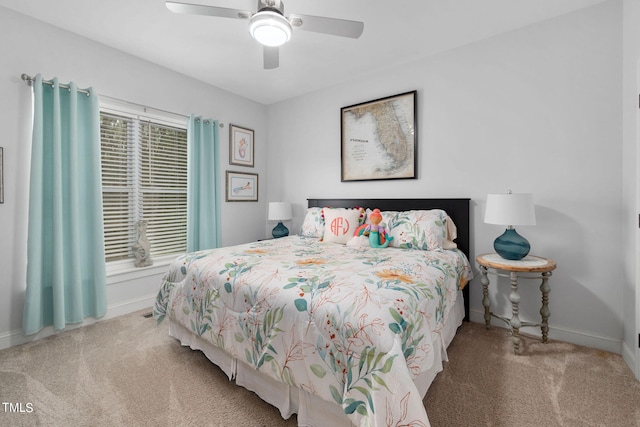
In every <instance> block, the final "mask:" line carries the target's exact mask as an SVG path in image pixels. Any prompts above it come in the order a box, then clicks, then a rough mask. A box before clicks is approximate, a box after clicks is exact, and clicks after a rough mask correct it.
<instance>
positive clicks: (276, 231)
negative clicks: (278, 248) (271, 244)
mask: <svg viewBox="0 0 640 427" xmlns="http://www.w3.org/2000/svg"><path fill="white" fill-rule="evenodd" d="M271 234H272V235H273V238H274V239H279V238H280V237H284V236H288V235H289V229H288V228H287V227H285V226H284V224H283V223H282V222H279V223H278V225H276V226H275V227H274V228H273V231H272V232H271Z"/></svg>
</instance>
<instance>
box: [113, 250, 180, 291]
mask: <svg viewBox="0 0 640 427" xmlns="http://www.w3.org/2000/svg"><path fill="white" fill-rule="evenodd" d="M179 255H180V254H173V255H165V256H162V257H158V258H154V259H153V265H150V266H148V267H136V266H135V265H134V264H133V261H132V260H127V261H124V262H111V263H108V264H107V286H108V285H113V284H116V283H122V282H129V281H131V280H136V279H141V278H144V277H150V276H155V275H159V274H163V273H165V271H167V266H169V264H171V263H172V262H173V260H175V259H176V257H178V256H179Z"/></svg>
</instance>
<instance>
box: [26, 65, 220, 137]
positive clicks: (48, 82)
mask: <svg viewBox="0 0 640 427" xmlns="http://www.w3.org/2000/svg"><path fill="white" fill-rule="evenodd" d="M20 78H21V79H22V80H24V81H25V82H26V83H27V84H28V85H29V86H32V85H33V82H34V81H35V79H34V78H33V77H31V76H30V75H28V74H26V73H23V74H22V75H20ZM42 83H44V84H48V85H51V86H53V80H42ZM59 86H60V87H62V88H64V89H69V85H66V84H62V83H59ZM78 92H82V93H86V94H87V96H89V91H88V90H86V89H78ZM98 96H99V97H100V98H105V99H108V100H112V101H116V102H121V103H124V104H129V105H133V106H136V107H141V108H144V109H145V111H146V109H150V110H155V111H159V112H162V113H166V114H171V115H174V116H178V117H181V118H185V119H186V118H188V117H189V116H187V115H184V114H179V113H174V112H173V111H167V110H161V109H159V108H153V107H149V106H146V105H142V104H137V103H135V102H129V101H125V100H122V99H118V98H114V97H112V96H107V95H100V94H98ZM220 127H224V124H222V123H220Z"/></svg>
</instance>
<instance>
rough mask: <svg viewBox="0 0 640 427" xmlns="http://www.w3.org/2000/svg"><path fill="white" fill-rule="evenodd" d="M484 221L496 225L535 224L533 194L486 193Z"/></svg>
mask: <svg viewBox="0 0 640 427" xmlns="http://www.w3.org/2000/svg"><path fill="white" fill-rule="evenodd" d="M484 222H485V223H487V224H498V225H536V212H535V207H534V205H533V194H529V193H520V194H512V193H508V194H488V195H487V206H486V208H485V211H484Z"/></svg>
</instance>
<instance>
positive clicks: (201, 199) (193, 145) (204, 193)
mask: <svg viewBox="0 0 640 427" xmlns="http://www.w3.org/2000/svg"><path fill="white" fill-rule="evenodd" d="M187 145H188V153H187V251H188V252H193V251H199V250H203V249H213V248H217V247H219V246H220V189H219V186H218V179H217V176H218V171H219V167H218V162H219V160H218V122H217V121H216V120H210V119H202V118H201V117H195V116H194V115H193V114H192V115H190V116H189V125H188V127H187Z"/></svg>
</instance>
